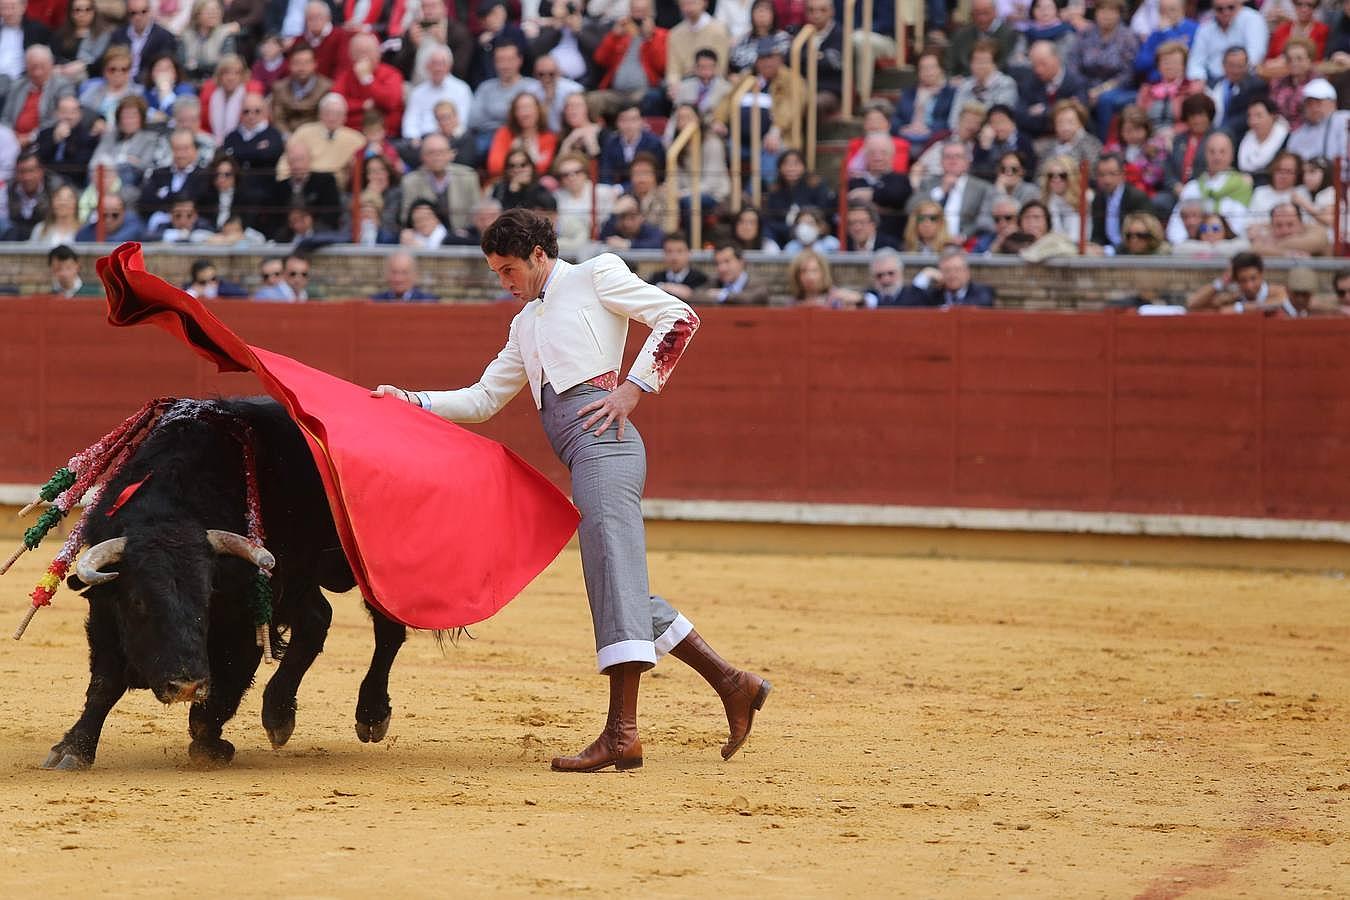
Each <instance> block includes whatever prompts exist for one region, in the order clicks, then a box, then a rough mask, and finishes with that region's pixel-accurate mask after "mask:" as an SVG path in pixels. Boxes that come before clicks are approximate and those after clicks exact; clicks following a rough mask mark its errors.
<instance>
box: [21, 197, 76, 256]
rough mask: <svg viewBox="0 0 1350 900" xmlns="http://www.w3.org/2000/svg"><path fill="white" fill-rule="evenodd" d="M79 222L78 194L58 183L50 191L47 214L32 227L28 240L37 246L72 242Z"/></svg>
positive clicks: (52, 245) (51, 245) (56, 245)
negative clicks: (54, 188) (57, 185)
mask: <svg viewBox="0 0 1350 900" xmlns="http://www.w3.org/2000/svg"><path fill="white" fill-rule="evenodd" d="M81 224H82V223H81V222H80V197H79V195H78V194H76V193H75V189H74V188H73V187H71V186H70V185H68V184H63V185H60V186H59V187H57V188H56V190H54V191H52V194H51V203H50V205H49V206H48V207H47V215H46V216H45V217H44V218H43V220H42V221H41V222H38V223H37V225H35V226H34V227H33V233H32V234H31V235H30V236H29V238H28V242H29V243H30V244H36V245H38V246H39V247H59V246H61V245H62V244H73V243H75V236H76V234H77V233H78V232H79V230H80V226H81Z"/></svg>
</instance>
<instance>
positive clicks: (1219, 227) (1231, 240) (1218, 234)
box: [1172, 213, 1251, 259]
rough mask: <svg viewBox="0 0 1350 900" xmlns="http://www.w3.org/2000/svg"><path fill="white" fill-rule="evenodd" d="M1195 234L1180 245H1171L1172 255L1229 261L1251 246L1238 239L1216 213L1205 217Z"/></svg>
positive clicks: (1230, 227) (1231, 228) (1223, 219)
mask: <svg viewBox="0 0 1350 900" xmlns="http://www.w3.org/2000/svg"><path fill="white" fill-rule="evenodd" d="M1197 234H1198V236H1197V237H1195V238H1190V237H1188V238H1187V239H1186V240H1184V241H1182V242H1181V243H1180V244H1174V245H1172V253H1174V254H1175V255H1177V256H1192V257H1216V258H1217V257H1222V258H1223V259H1231V258H1232V257H1233V255H1234V254H1236V253H1241V252H1243V251H1244V250H1250V249H1251V244H1249V243H1248V242H1247V240H1246V239H1245V238H1241V237H1238V235H1237V232H1235V231H1233V226H1232V225H1230V224H1228V220H1227V219H1225V218H1224V217H1223V216H1221V215H1219V214H1218V213H1208V214H1207V215H1205V216H1204V218H1203V219H1202V220H1201V222H1200V228H1199V230H1198V233H1197Z"/></svg>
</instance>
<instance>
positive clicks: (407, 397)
mask: <svg viewBox="0 0 1350 900" xmlns="http://www.w3.org/2000/svg"><path fill="white" fill-rule="evenodd" d="M370 396H372V397H397V398H398V399H400V400H402V401H403V402H404V403H411V404H413V405H414V406H420V405H421V404H419V403H418V402H417V401H416V400H414V399H413V396H412V393H411V392H410V391H405V390H404V389H403V388H401V387H394V386H393V385H392V384H382V385H380V386H379V387H377V388H376V389H375V390H373V391H371V392H370Z"/></svg>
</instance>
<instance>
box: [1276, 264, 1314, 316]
mask: <svg viewBox="0 0 1350 900" xmlns="http://www.w3.org/2000/svg"><path fill="white" fill-rule="evenodd" d="M1284 286H1285V290H1286V291H1287V292H1288V294H1289V299H1288V300H1285V301H1284V303H1282V304H1280V306H1279V307H1277V308H1276V309H1275V310H1274V311H1273V312H1272V313H1271V315H1274V316H1277V317H1279V318H1288V319H1306V318H1307V317H1308V316H1313V315H1319V314H1321V313H1322V310H1320V309H1315V308H1314V307H1313V294H1316V293H1317V273H1316V272H1314V271H1313V270H1312V269H1309V268H1307V267H1306V266H1295V267H1294V268H1292V269H1290V270H1289V274H1288V275H1287V276H1285V285H1284Z"/></svg>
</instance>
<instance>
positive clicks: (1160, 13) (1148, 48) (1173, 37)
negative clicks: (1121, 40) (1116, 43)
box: [1134, 0, 1200, 82]
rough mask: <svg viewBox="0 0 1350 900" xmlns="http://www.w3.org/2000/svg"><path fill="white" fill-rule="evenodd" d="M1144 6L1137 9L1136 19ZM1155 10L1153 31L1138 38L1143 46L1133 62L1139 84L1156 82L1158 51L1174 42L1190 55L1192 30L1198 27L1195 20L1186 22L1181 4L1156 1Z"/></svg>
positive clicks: (1171, 0) (1192, 38)
mask: <svg viewBox="0 0 1350 900" xmlns="http://www.w3.org/2000/svg"><path fill="white" fill-rule="evenodd" d="M1147 6H1148V4H1147V3H1144V4H1141V5H1140V7H1139V12H1137V13H1136V14H1135V15H1136V18H1137V17H1138V15H1139V14H1140V13H1142V12H1143V11H1144V9H1145V8H1146V7H1147ZM1156 10H1157V22H1156V27H1153V28H1149V29H1148V30H1147V31H1145V32H1144V33H1142V34H1141V37H1142V38H1143V44H1142V45H1140V47H1139V55H1137V56H1136V57H1135V58H1134V74H1135V79H1136V80H1137V81H1139V82H1149V81H1158V80H1159V72H1158V48H1160V47H1162V46H1163V45H1164V44H1170V43H1172V42H1174V41H1177V42H1180V43H1181V44H1182V45H1184V46H1185V47H1186V48H1187V50H1188V51H1189V50H1190V46H1191V43H1192V41H1193V40H1194V39H1195V30H1196V29H1197V28H1199V27H1200V26H1199V24H1198V23H1197V22H1196V21H1195V20H1194V19H1188V18H1186V4H1185V2H1184V0H1157V7H1156Z"/></svg>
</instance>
